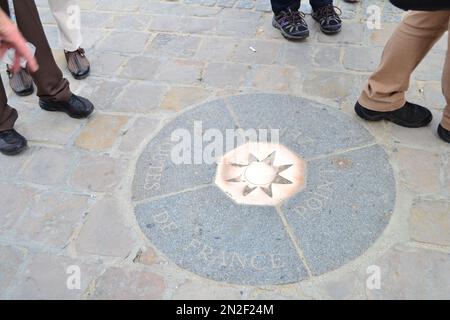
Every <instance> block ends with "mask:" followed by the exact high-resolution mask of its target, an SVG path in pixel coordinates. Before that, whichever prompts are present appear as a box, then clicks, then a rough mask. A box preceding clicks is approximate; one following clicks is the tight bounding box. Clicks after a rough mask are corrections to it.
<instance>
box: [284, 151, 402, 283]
mask: <svg viewBox="0 0 450 320" xmlns="http://www.w3.org/2000/svg"><path fill="white" fill-rule="evenodd" d="M369 159H370V162H369ZM307 172H308V173H307V176H308V180H307V183H306V186H307V187H306V189H305V190H304V191H302V192H301V193H298V194H297V195H296V196H294V197H293V198H291V199H289V200H288V201H287V202H286V203H285V204H284V205H283V206H282V210H283V212H285V213H286V216H287V220H288V222H289V223H290V224H291V225H292V227H293V229H294V233H295V236H296V237H297V238H298V240H299V245H300V246H301V248H302V249H303V252H304V255H305V258H306V262H307V263H308V265H309V267H310V268H311V271H312V272H313V274H315V275H318V274H322V273H324V272H327V271H331V270H334V269H336V268H337V267H339V266H340V265H343V264H345V263H348V262H350V261H351V260H353V259H354V258H356V257H357V256H360V255H361V254H363V253H364V252H365V251H366V250H367V249H368V248H369V247H370V246H371V245H372V243H374V242H375V241H376V240H377V239H378V237H379V236H380V235H381V233H382V232H383V231H384V229H385V227H386V226H387V224H388V222H389V220H390V217H391V215H392V213H393V210H394V206H395V196H396V189H395V181H394V176H393V172H392V168H391V167H390V165H389V162H388V159H387V155H386V154H385V153H384V151H383V150H382V149H381V147H379V146H373V147H369V148H363V149H360V150H357V151H351V152H348V153H344V154H340V155H335V156H331V157H329V158H324V159H321V160H315V161H310V162H309V163H308V168H307ZM333 199H336V200H338V201H334V200H333Z"/></svg>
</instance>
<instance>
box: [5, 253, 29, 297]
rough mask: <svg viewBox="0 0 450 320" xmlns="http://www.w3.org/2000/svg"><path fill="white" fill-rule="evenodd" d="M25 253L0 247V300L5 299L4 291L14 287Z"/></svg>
mask: <svg viewBox="0 0 450 320" xmlns="http://www.w3.org/2000/svg"><path fill="white" fill-rule="evenodd" d="M25 254H26V251H25V250H23V249H19V248H16V247H11V246H0V261H1V262H2V263H0V298H1V299H6V289H8V288H9V286H10V285H14V279H15V277H16V274H17V271H18V270H19V268H20V266H21V265H22V263H23V262H24V260H25Z"/></svg>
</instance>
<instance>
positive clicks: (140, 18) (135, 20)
mask: <svg viewBox="0 0 450 320" xmlns="http://www.w3.org/2000/svg"><path fill="white" fill-rule="evenodd" d="M151 20H152V18H151V17H150V16H148V15H143V14H140V13H138V14H121V15H114V16H113V18H112V21H111V23H110V27H111V28H112V29H116V30H132V31H145V30H147V28H148V26H149V23H150V21H151Z"/></svg>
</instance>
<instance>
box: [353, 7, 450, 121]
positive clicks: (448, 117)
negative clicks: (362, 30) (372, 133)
mask: <svg viewBox="0 0 450 320" xmlns="http://www.w3.org/2000/svg"><path fill="white" fill-rule="evenodd" d="M449 29H450V11H437V12H417V11H415V12H410V13H409V14H407V15H406V17H405V19H404V20H403V22H402V23H401V24H400V25H399V26H398V28H397V29H396V30H395V32H394V34H393V35H392V37H391V38H390V39H389V41H388V43H387V44H386V47H385V48H384V52H383V57H382V59H381V64H380V66H379V67H378V69H377V70H376V71H375V73H373V74H372V75H371V76H370V78H369V80H368V82H367V84H366V85H365V87H364V89H363V92H362V94H361V97H360V98H359V103H360V104H361V105H363V106H364V107H366V108H368V109H371V110H375V111H393V110H396V109H399V108H401V107H402V106H403V105H404V104H405V103H406V98H405V92H406V91H407V90H408V87H409V81H410V77H411V74H412V72H413V71H414V69H416V67H417V66H418V65H419V63H420V62H421V61H422V60H423V58H424V57H425V56H426V55H427V53H428V52H429V51H430V50H431V48H432V47H433V45H434V44H435V43H436V42H437V41H438V40H439V39H440V38H441V37H442V35H443V34H444V33H445V32H446V31H447V30H449ZM449 48H450V35H449ZM449 50H450V49H449ZM449 50H448V51H447V60H446V63H445V66H444V67H443V76H442V90H443V93H444V96H445V99H446V101H447V106H446V108H445V111H444V116H443V120H442V123H441V124H442V126H443V127H444V128H445V129H447V130H450V53H449V52H450V51H449Z"/></svg>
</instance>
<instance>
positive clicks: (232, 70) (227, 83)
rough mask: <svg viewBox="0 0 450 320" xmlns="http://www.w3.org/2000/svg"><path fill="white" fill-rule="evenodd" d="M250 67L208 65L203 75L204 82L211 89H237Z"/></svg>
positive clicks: (221, 64) (223, 64) (229, 64)
mask: <svg viewBox="0 0 450 320" xmlns="http://www.w3.org/2000/svg"><path fill="white" fill-rule="evenodd" d="M249 70H250V67H249V66H247V65H244V64H233V63H210V64H208V66H207V68H206V71H205V73H204V76H203V79H204V82H205V83H206V84H207V85H209V86H213V87H220V88H223V87H229V88H237V87H239V86H240V85H242V84H243V82H244V79H245V77H246V74H247V72H248V71H249Z"/></svg>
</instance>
